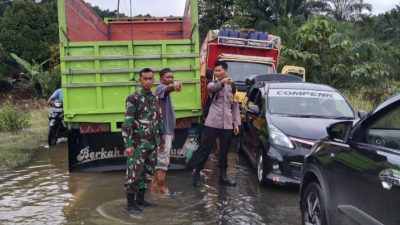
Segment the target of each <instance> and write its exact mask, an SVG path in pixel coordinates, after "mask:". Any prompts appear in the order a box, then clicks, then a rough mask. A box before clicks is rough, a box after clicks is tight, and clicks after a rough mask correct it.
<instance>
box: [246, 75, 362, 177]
mask: <svg viewBox="0 0 400 225" xmlns="http://www.w3.org/2000/svg"><path fill="white" fill-rule="evenodd" d="M283 76H287V75H283ZM247 97H248V100H247V103H246V104H245V105H243V107H242V109H243V111H244V112H243V113H242V126H241V132H240V135H239V142H238V143H239V145H238V151H241V152H243V153H244V154H245V155H246V156H247V157H248V158H249V161H250V162H251V164H252V165H253V166H254V167H256V169H257V175H258V176H257V177H258V180H259V182H260V183H266V182H270V183H275V184H280V185H286V184H295V185H298V184H299V183H300V178H301V170H302V166H303V161H304V156H305V155H306V154H308V153H309V152H310V150H311V147H312V146H313V144H314V142H315V141H317V140H319V139H321V138H324V137H326V136H328V134H327V132H326V127H327V126H328V125H329V124H332V123H334V122H338V121H342V120H343V119H347V120H356V119H357V118H358V117H357V115H356V114H355V112H354V110H353V109H352V107H351V106H350V104H349V103H348V102H347V101H346V100H345V98H343V96H342V95H341V94H340V93H339V92H338V91H337V90H335V89H334V88H332V87H329V86H326V85H320V84H312V83H305V82H303V83H286V82H285V83H264V82H260V83H255V84H254V85H253V86H252V87H251V88H250V90H249V91H248V92H247Z"/></svg>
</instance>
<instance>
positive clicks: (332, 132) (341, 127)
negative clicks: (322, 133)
mask: <svg viewBox="0 0 400 225" xmlns="http://www.w3.org/2000/svg"><path fill="white" fill-rule="evenodd" d="M352 127H353V122H352V121H343V122H338V123H334V124H331V125H330V126H329V127H327V128H326V131H327V132H328V135H329V139H331V140H332V141H336V142H341V143H347V141H348V140H349V137H350V132H351V128H352Z"/></svg>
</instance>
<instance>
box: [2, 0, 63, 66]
mask: <svg viewBox="0 0 400 225" xmlns="http://www.w3.org/2000/svg"><path fill="white" fill-rule="evenodd" d="M0 43H2V44H3V47H4V49H5V50H6V51H7V52H15V53H16V54H17V55H20V56H21V57H22V58H26V59H34V60H36V61H43V60H44V59H47V58H49V56H50V49H49V46H50V45H51V44H55V43H58V25H57V11H55V8H54V5H52V4H51V2H47V3H35V2H34V1H28V0H14V1H12V3H11V4H10V5H8V6H6V7H5V9H4V12H3V15H2V17H0Z"/></svg>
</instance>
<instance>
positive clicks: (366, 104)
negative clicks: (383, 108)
mask: <svg viewBox="0 0 400 225" xmlns="http://www.w3.org/2000/svg"><path fill="white" fill-rule="evenodd" d="M344 95H345V96H346V98H347V100H348V101H349V102H350V104H351V105H352V106H353V108H354V110H356V111H360V110H364V111H365V112H367V113H368V112H370V111H372V110H374V109H375V107H376V106H375V105H374V104H373V103H372V102H371V101H368V100H367V99H365V98H364V97H363V96H360V95H352V94H349V93H344Z"/></svg>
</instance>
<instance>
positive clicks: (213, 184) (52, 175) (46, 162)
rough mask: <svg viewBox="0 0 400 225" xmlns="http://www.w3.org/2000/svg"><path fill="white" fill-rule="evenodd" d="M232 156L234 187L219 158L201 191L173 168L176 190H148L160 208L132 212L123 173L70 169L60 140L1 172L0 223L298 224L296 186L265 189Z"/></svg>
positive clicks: (189, 177) (245, 165)
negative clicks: (222, 180)
mask: <svg viewBox="0 0 400 225" xmlns="http://www.w3.org/2000/svg"><path fill="white" fill-rule="evenodd" d="M229 154H230V155H229V165H230V168H229V170H228V171H229V172H228V175H229V176H230V177H232V178H235V179H236V181H237V186H236V187H224V186H220V185H219V184H218V172H217V168H216V161H215V160H211V161H210V165H211V167H210V168H211V170H206V171H205V172H204V174H203V175H205V177H206V180H205V186H204V187H203V188H200V189H196V188H194V187H192V185H191V181H192V173H190V172H188V171H170V172H169V174H168V176H167V183H168V185H169V187H170V189H171V190H173V191H176V192H177V196H176V197H173V198H167V197H161V196H157V195H154V194H151V193H146V199H147V200H148V201H150V202H152V203H156V204H157V206H155V207H151V208H144V212H143V213H142V214H141V215H140V216H130V215H129V213H128V212H127V210H126V209H125V207H126V199H125V195H124V189H123V182H124V172H123V171H120V172H110V173H69V172H68V158H67V157H68V156H67V145H66V143H59V144H58V145H57V146H56V147H53V148H50V149H43V150H41V151H40V152H39V153H38V154H37V156H36V157H35V158H34V159H33V160H32V162H31V163H30V164H28V165H25V166H24V167H20V168H17V169H14V170H12V171H7V172H4V173H2V174H0V190H1V191H0V224H3V225H5V224H51V225H55V224H107V225H108V224H184V225H186V224H193V225H205V224H229V225H230V224H246V225H247V224H268V225H274V224H276V225H278V224H279V225H281V224H290V225H292V224H293V225H297V224H301V220H300V218H301V216H300V211H299V204H298V199H299V198H298V188H293V187H292V188H290V187H289V188H282V187H277V186H267V187H260V186H259V185H258V183H257V179H256V175H255V174H256V172H255V171H254V169H253V168H252V167H251V166H250V164H249V163H248V162H247V160H246V159H245V158H244V157H243V156H242V155H240V156H237V155H236V153H233V152H231V153H229Z"/></svg>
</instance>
